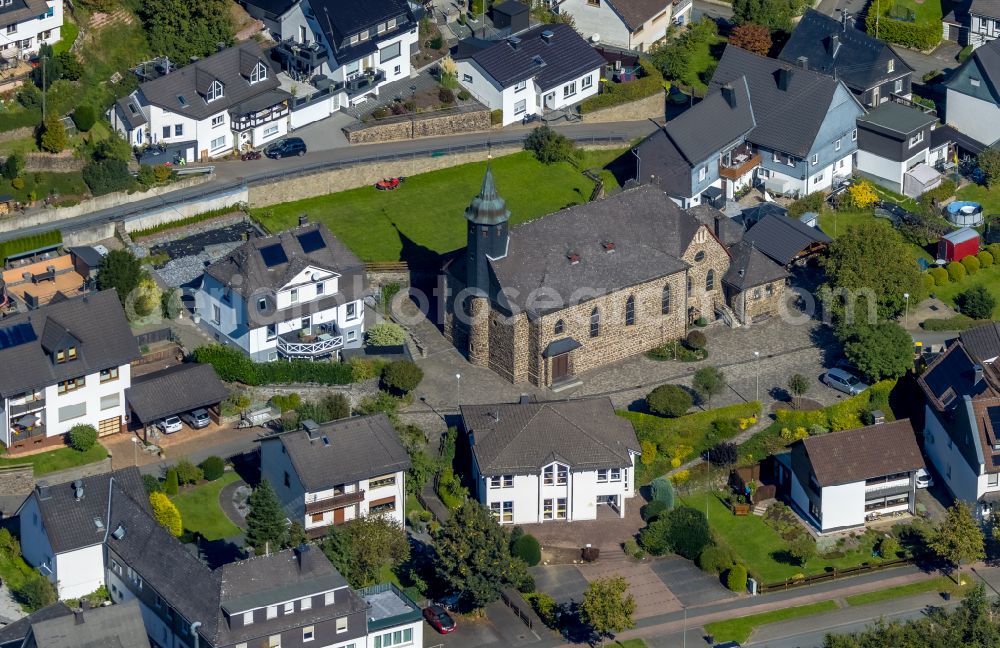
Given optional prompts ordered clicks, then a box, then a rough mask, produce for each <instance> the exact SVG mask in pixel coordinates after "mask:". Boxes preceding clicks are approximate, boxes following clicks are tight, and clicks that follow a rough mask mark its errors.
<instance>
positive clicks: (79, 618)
mask: <svg viewBox="0 0 1000 648" xmlns="http://www.w3.org/2000/svg"><path fill="white" fill-rule="evenodd" d="M73 625H83V610H73Z"/></svg>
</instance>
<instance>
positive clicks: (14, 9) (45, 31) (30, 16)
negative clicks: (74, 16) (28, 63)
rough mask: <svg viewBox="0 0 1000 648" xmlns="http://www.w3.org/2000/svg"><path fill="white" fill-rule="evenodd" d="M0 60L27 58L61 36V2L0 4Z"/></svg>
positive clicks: (20, 0)
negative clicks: (0, 58)
mask: <svg viewBox="0 0 1000 648" xmlns="http://www.w3.org/2000/svg"><path fill="white" fill-rule="evenodd" d="M0 24H2V25H4V27H3V29H2V30H0V57H3V58H5V59H11V58H19V59H27V58H28V57H30V56H31V55H32V54H37V53H38V49H39V47H40V46H41V45H42V44H43V43H45V44H48V45H52V44H54V43H55V42H57V41H58V40H59V39H60V38H61V36H62V24H63V3H62V0H6V1H5V2H3V3H2V4H0Z"/></svg>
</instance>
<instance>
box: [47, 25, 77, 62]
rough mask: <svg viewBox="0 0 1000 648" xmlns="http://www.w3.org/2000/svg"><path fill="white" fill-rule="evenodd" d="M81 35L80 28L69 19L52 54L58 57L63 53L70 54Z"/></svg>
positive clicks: (53, 47) (63, 26)
mask: <svg viewBox="0 0 1000 648" xmlns="http://www.w3.org/2000/svg"><path fill="white" fill-rule="evenodd" d="M79 33H80V28H79V27H77V26H76V23H75V22H72V21H71V20H69V19H68V18H67V19H66V20H64V21H63V25H62V32H61V33H60V34H59V42H58V43H56V44H55V45H53V46H52V52H53V53H54V54H55V55H57V56H58V55H59V54H62V53H63V52H68V51H69V48H70V47H72V46H73V41H75V40H76V36H77V34H79Z"/></svg>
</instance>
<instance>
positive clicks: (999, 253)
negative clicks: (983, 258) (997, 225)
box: [986, 243, 1000, 263]
mask: <svg viewBox="0 0 1000 648" xmlns="http://www.w3.org/2000/svg"><path fill="white" fill-rule="evenodd" d="M986 251H987V252H989V253H990V255H991V256H992V257H993V263H997V259H1000V243H990V244H989V245H987V246H986Z"/></svg>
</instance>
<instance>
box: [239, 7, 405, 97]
mask: <svg viewBox="0 0 1000 648" xmlns="http://www.w3.org/2000/svg"><path fill="white" fill-rule="evenodd" d="M241 4H243V5H244V6H245V7H246V8H247V10H248V11H249V12H250V13H251V14H252V15H255V16H258V17H260V18H261V19H262V20H264V21H265V25H267V26H268V28H269V29H270V30H271V32H272V35H273V36H274V38H275V40H277V41H279V42H278V45H277V46H276V47H275V49H274V53H275V56H276V57H277V58H278V59H279V60H280V61H281V62H282V67H283V68H284V69H286V70H288V71H289V72H290V73H291V74H293V76H298V75H301V76H303V77H306V78H308V77H311V76H313V75H316V74H323V75H325V76H327V77H328V78H329V79H331V80H332V81H333V83H334V85H333V95H334V105H333V108H334V109H337V108H340V107H343V106H347V105H355V104H358V103H361V102H363V101H365V100H366V99H368V98H369V97H372V96H375V97H377V96H378V93H379V88H380V87H382V86H384V85H385V84H387V83H391V82H393V81H398V80H400V79H406V78H409V76H410V55H411V54H413V53H414V52H415V51H416V48H417V40H418V35H417V31H418V30H417V23H416V21H415V20H414V18H413V13H412V12H411V10H410V6H409V4H408V3H407V2H406V0H367V1H366V2H357V1H356V0H278V1H277V2H276V1H275V0H243V1H242V3H241Z"/></svg>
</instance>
